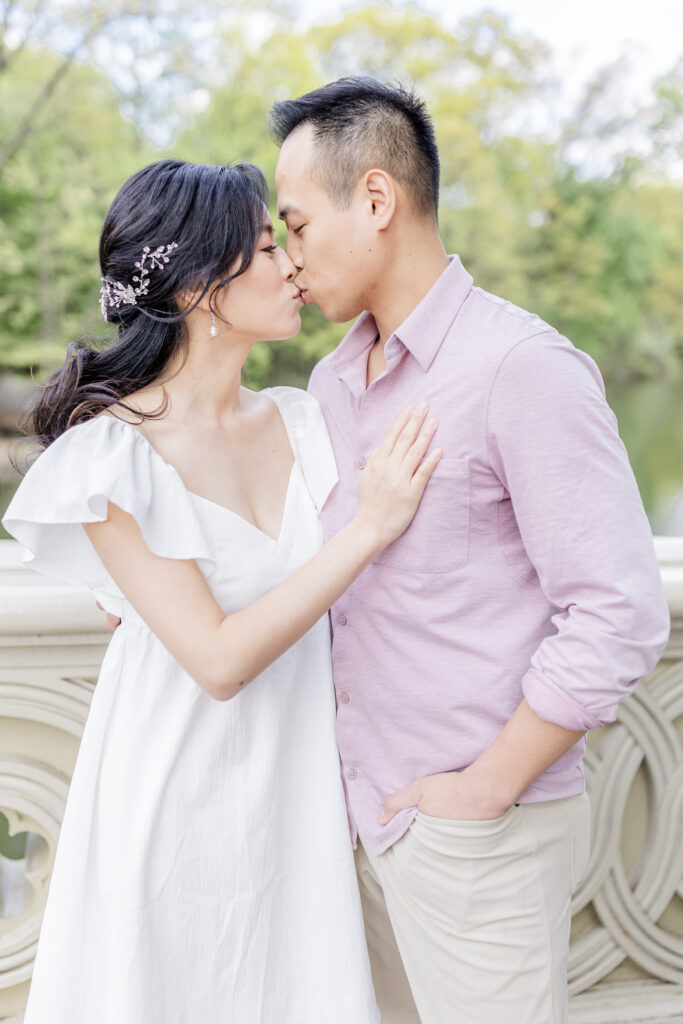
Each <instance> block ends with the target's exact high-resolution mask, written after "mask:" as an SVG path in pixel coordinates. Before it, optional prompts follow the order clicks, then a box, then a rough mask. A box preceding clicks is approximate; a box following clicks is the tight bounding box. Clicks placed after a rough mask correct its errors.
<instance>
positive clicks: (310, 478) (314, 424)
mask: <svg viewBox="0 0 683 1024" xmlns="http://www.w3.org/2000/svg"><path fill="white" fill-rule="evenodd" d="M266 392H267V393H268V394H270V396H271V398H272V399H273V401H274V402H275V404H276V405H277V406H278V408H279V410H280V414H281V415H282V418H283V420H284V423H285V426H286V428H287V431H288V433H289V438H290V441H291V443H292V447H293V449H294V454H295V455H296V457H297V459H298V461H299V463H300V465H301V468H302V471H303V474H304V478H305V480H306V484H307V486H308V489H309V492H310V494H311V497H312V498H313V501H314V503H315V505H316V508H317V509H318V511H320V510H321V509H322V507H323V505H324V504H325V501H326V500H327V496H328V495H329V493H330V491H331V490H332V488H333V487H334V485H335V484H336V483H337V481H338V479H339V475H338V473H337V462H336V459H335V456H334V451H333V449H332V443H331V441H330V435H329V433H328V431H327V427H326V425H325V420H324V418H323V414H322V410H321V408H320V404H319V403H318V400H317V399H316V398H314V397H313V395H311V394H309V393H308V392H307V391H304V390H303V389H302V388H294V387H287V386H283V385H281V386H278V387H273V388H266Z"/></svg>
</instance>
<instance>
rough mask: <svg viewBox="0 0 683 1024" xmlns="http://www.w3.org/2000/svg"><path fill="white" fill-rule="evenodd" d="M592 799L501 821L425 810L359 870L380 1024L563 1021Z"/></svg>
mask: <svg viewBox="0 0 683 1024" xmlns="http://www.w3.org/2000/svg"><path fill="white" fill-rule="evenodd" d="M589 848H590V804H589V800H588V796H587V794H586V793H581V794H580V795H578V796H573V797H568V798H565V799H560V800H549V801H546V802H544V803H536V804H520V805H519V806H517V805H513V806H512V807H510V808H509V809H508V810H507V811H506V812H505V814H503V815H502V816H501V817H500V818H495V819H493V820H492V821H454V820H450V819H448V818H433V817H430V816H428V815H426V814H421V813H418V815H417V817H416V819H415V821H414V822H413V824H412V825H411V827H410V829H409V830H408V832H407V833H406V834H405V835H404V836H402V838H401V839H399V840H398V842H397V843H395V844H394V845H393V846H392V847H390V848H389V849H388V850H387V851H386V852H385V853H382V854H380V855H379V856H373V855H372V854H369V853H368V852H367V851H366V850H365V849H364V847H363V846H362V843H361V841H360V839H359V842H358V849H357V851H356V868H357V873H358V881H359V884H360V890H361V899H362V902H363V915H364V918H365V930H366V936H367V941H368V947H369V950H370V962H371V965H372V975H373V981H374V984H375V993H376V996H377V1002H378V1004H379V1008H380V1010H381V1015H382V1024H566V1021H567V954H568V949H569V928H570V924H571V897H572V893H573V892H574V890H575V889H576V887H577V885H578V884H579V882H580V881H581V879H582V877H583V875H584V873H585V871H586V868H587V865H588V854H589Z"/></svg>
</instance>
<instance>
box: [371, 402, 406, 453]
mask: <svg viewBox="0 0 683 1024" xmlns="http://www.w3.org/2000/svg"><path fill="white" fill-rule="evenodd" d="M412 412H413V407H412V405H408V406H406V408H405V409H404V410H403V411H402V412H400V413H399V414H398V416H397V417H396V419H395V420H394V422H393V423H392V424H391V426H390V427H389V429H388V430H387V432H386V434H385V435H384V437H383V438H382V441H381V443H380V446H379V448H378V449H377V451H378V452H379V454H380V455H391V453H392V452H393V450H394V445H395V444H396V441H397V439H398V436H399V434H400V433H401V431H402V430H403V428H404V427H405V425H406V423H408V422H409V420H410V417H411V415H412Z"/></svg>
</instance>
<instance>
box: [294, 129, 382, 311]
mask: <svg viewBox="0 0 683 1024" xmlns="http://www.w3.org/2000/svg"><path fill="white" fill-rule="evenodd" d="M315 160H316V152H315V143H314V140H313V129H312V127H311V126H310V125H306V124H305V125H303V126H302V127H301V128H297V129H296V130H295V131H294V132H292V134H291V135H290V136H288V138H287V139H285V142H284V144H283V146H282V149H281V151H280V158H279V160H278V163H277V168H276V171H275V182H276V185H277V194H278V210H279V214H280V217H281V218H282V219H283V220H284V221H285V223H286V225H287V255H288V256H289V258H290V259H291V260H292V262H293V263H294V265H295V267H296V268H297V270H298V275H297V277H296V284H297V285H298V287H299V288H301V289H302V291H303V292H304V300H305V301H306V302H314V303H315V304H316V305H317V306H319V307H320V309H321V310H322V312H323V314H324V315H325V316H326V317H327V319H328V320H332V321H334V322H335V323H345V322H346V321H347V320H351V319H353V317H356V316H358V314H359V313H361V312H362V310H363V309H366V308H367V306H368V304H369V296H370V295H371V293H372V283H373V280H374V279H375V275H376V274H377V273H378V267H377V260H378V255H377V248H378V247H377V245H376V241H377V239H376V230H375V228H374V226H373V221H372V203H371V201H370V200H369V199H368V198H367V195H366V192H365V189H364V188H363V184H362V182H361V183H359V187H358V188H357V189H356V190H355V191H354V193H353V196H352V199H351V203H350V205H349V206H348V207H346V208H345V209H339V208H338V207H337V206H335V205H334V203H333V202H332V199H331V197H330V196H329V195H328V193H327V192H326V191H325V189H324V188H323V187H322V186H321V185H319V184H318V183H317V182H316V180H315V178H314V170H315Z"/></svg>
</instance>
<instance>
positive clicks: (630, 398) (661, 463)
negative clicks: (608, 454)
mask: <svg viewBox="0 0 683 1024" xmlns="http://www.w3.org/2000/svg"><path fill="white" fill-rule="evenodd" d="M607 398H608V401H609V403H610V405H611V406H612V408H613V409H614V412H615V413H616V415H617V419H618V420H619V433H620V434H621V437H622V439H623V441H624V444H625V445H626V449H627V451H628V454H629V459H630V460H631V465H632V466H633V472H634V473H635V477H636V480H637V481H638V487H639V488H640V493H641V495H642V498H643V504H644V505H645V511H646V512H647V514H648V518H649V520H650V524H651V526H652V531H653V533H655V534H659V535H662V536H683V375H681V377H680V378H679V379H678V380H677V381H673V382H668V383H665V382H662V381H646V382H644V383H635V384H628V385H620V386H616V385H607Z"/></svg>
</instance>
